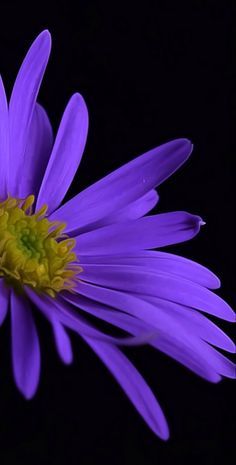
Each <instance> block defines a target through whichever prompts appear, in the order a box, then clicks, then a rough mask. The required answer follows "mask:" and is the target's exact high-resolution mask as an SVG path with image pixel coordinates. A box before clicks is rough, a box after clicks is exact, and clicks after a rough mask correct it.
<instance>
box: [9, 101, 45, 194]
mask: <svg viewBox="0 0 236 465" xmlns="http://www.w3.org/2000/svg"><path fill="white" fill-rule="evenodd" d="M52 144H53V135H52V128H51V124H50V121H49V119H48V116H47V113H46V112H45V110H44V109H43V107H42V106H41V105H39V104H38V103H36V105H35V108H34V112H33V117H32V120H31V123H30V129H29V134H28V138H27V144H26V149H25V153H24V156H23V157H22V160H21V170H22V176H21V177H20V179H19V180H18V184H17V187H16V189H17V191H15V195H17V196H18V197H19V198H26V197H27V196H28V195H31V194H34V195H35V196H37V194H38V191H39V188H40V185H41V181H42V179H43V175H44V172H45V169H46V166H47V162H48V159H49V156H50V153H51V149H52Z"/></svg>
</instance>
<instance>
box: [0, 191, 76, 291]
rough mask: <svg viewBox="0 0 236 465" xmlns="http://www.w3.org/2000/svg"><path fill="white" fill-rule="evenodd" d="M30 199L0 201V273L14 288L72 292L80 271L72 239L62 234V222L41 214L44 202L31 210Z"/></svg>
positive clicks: (44, 212)
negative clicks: (36, 208) (33, 211)
mask: <svg viewBox="0 0 236 465" xmlns="http://www.w3.org/2000/svg"><path fill="white" fill-rule="evenodd" d="M33 203H34V196H33V195H29V196H28V197H27V198H26V199H24V200H19V199H15V198H13V197H8V198H7V199H6V200H5V201H4V202H0V276H1V277H4V279H5V281H6V283H7V284H8V285H10V286H13V287H14V289H15V290H17V291H22V290H23V287H24V285H28V286H30V287H32V288H33V289H34V290H35V291H36V292H44V293H46V294H48V295H50V296H51V297H55V296H56V294H57V293H58V292H60V291H62V290H69V291H71V292H72V291H73V288H74V286H75V284H76V282H77V281H78V276H77V275H78V273H80V272H81V271H82V268H81V267H80V266H79V265H78V260H77V256H76V254H75V252H74V251H73V248H74V247H75V243H76V241H75V239H70V238H68V236H66V235H65V234H63V230H64V229H65V226H66V225H65V223H60V222H58V221H57V222H52V221H49V220H48V219H47V218H46V217H45V214H46V212H47V205H44V206H43V207H42V208H41V209H40V210H39V211H37V212H36V213H33V214H32V207H33ZM75 262H77V264H76V263H75Z"/></svg>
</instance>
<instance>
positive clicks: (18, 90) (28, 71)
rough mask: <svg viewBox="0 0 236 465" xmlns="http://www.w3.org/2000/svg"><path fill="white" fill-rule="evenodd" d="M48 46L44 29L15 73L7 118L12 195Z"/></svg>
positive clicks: (14, 191) (19, 175)
mask: <svg viewBox="0 0 236 465" xmlns="http://www.w3.org/2000/svg"><path fill="white" fill-rule="evenodd" d="M50 49H51V37H50V34H49V32H48V31H43V32H42V33H41V34H40V35H39V36H38V37H37V38H36V40H35V41H34V42H33V44H32V45H31V47H30V49H29V51H28V53H27V55H26V57H25V59H24V61H23V63H22V66H21V68H20V71H19V73H18V76H17V78H16V81H15V85H14V88H13V91H12V95H11V99H10V106H9V119H10V160H9V170H10V176H9V185H8V190H9V193H10V194H11V195H17V185H18V181H19V179H21V177H22V174H24V173H22V163H23V164H24V156H25V149H26V145H27V140H28V135H29V130H30V125H31V120H32V116H33V111H34V108H35V102H36V99H37V95H38V91H39V88H40V84H41V81H42V78H43V75H44V71H45V68H46V66H47V62H48V58H49V54H50Z"/></svg>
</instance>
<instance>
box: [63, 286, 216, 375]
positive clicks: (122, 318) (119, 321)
mask: <svg viewBox="0 0 236 465" xmlns="http://www.w3.org/2000/svg"><path fill="white" fill-rule="evenodd" d="M64 297H65V299H66V300H68V302H71V303H73V304H75V305H76V306H78V307H79V308H80V309H82V310H84V311H85V312H86V313H89V314H92V315H94V316H96V317H97V318H99V319H102V320H104V321H106V322H108V323H110V324H112V325H114V326H117V327H118V328H121V329H123V330H125V331H127V332H129V333H130V334H133V335H136V336H137V335H139V334H147V333H148V332H149V334H150V335H153V334H154V333H153V331H155V328H153V327H152V326H150V325H149V324H147V323H146V322H144V321H142V320H139V319H138V318H135V317H133V316H132V315H129V314H127V313H123V311H117V310H116V309H114V308H113V307H110V306H108V305H107V303H106V304H105V305H104V304H100V303H99V302H96V301H94V300H91V299H89V298H86V297H84V296H80V295H72V294H66V295H65V296H64ZM120 304H121V305H122V303H117V301H116V306H117V308H118V307H119V305H120ZM127 305H128V304H127ZM135 305H136V306H137V300H136V303H135ZM138 305H139V304H138ZM120 308H124V311H126V310H127V306H126V307H125V306H124V307H120ZM148 343H149V344H150V345H152V346H153V347H154V348H156V349H158V350H160V351H161V352H164V353H165V354H167V355H169V356H170V357H172V358H174V359H175V360H177V361H178V362H179V363H181V364H182V365H184V366H185V367H187V368H188V369H190V370H191V371H193V372H194V373H196V374H197V375H199V376H201V377H202V378H204V379H206V380H207V381H210V382H213V383H216V382H218V381H220V379H221V377H220V375H218V374H217V373H216V371H215V370H214V369H213V368H212V367H209V365H208V363H207V361H206V360H204V359H202V357H199V356H198V354H196V351H195V352H194V351H193V350H192V349H191V347H189V346H188V345H186V344H185V343H183V342H182V341H180V340H178V339H175V338H173V337H172V334H171V332H170V334H168V333H166V334H163V333H161V332H160V331H158V332H157V335H156V337H155V338H154V337H151V338H150V340H149V341H148Z"/></svg>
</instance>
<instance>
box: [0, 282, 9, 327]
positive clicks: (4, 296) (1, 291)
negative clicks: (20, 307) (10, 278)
mask: <svg viewBox="0 0 236 465" xmlns="http://www.w3.org/2000/svg"><path fill="white" fill-rule="evenodd" d="M8 304H9V289H8V287H7V286H6V285H5V283H4V280H3V279H0V326H1V325H2V324H3V322H4V320H5V318H6V315H7V310H8Z"/></svg>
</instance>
